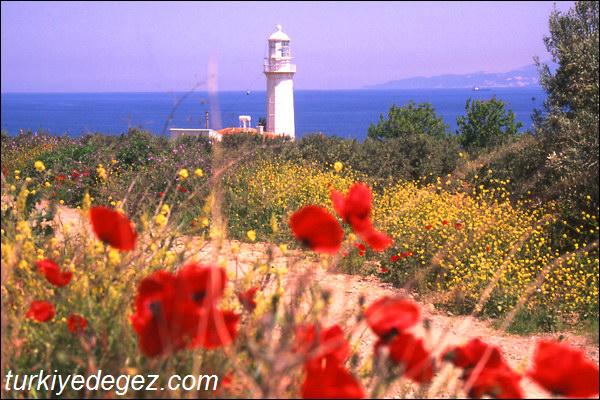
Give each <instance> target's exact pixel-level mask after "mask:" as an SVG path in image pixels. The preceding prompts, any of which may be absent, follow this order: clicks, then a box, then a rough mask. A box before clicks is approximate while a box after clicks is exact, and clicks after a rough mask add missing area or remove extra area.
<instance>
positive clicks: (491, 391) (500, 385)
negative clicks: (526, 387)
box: [464, 365, 524, 399]
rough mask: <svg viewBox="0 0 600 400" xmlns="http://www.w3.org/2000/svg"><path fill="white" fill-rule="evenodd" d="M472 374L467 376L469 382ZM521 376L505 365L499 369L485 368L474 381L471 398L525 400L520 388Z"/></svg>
mask: <svg viewBox="0 0 600 400" xmlns="http://www.w3.org/2000/svg"><path fill="white" fill-rule="evenodd" d="M470 377H471V373H470V372H467V373H466V374H465V377H464V378H465V380H469V379H470ZM520 381H521V375H519V374H517V373H515V372H513V371H512V370H511V369H510V368H508V367H507V366H505V365H503V366H501V367H497V368H483V369H482V370H481V371H480V372H479V374H478V375H477V377H476V378H475V379H474V380H473V384H472V386H471V389H470V390H469V397H471V398H476V399H480V398H482V397H483V396H490V397H491V398H494V399H523V398H524V396H523V392H522V391H521V387H520V386H519V382H520Z"/></svg>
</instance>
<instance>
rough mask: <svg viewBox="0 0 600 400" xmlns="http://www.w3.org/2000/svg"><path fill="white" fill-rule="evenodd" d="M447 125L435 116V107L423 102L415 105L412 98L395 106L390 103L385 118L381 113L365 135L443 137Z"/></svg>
mask: <svg viewBox="0 0 600 400" xmlns="http://www.w3.org/2000/svg"><path fill="white" fill-rule="evenodd" d="M448 129H449V126H448V125H447V124H445V123H444V121H443V120H442V117H439V116H437V114H436V113H435V108H434V107H432V106H431V104H429V102H425V103H422V104H419V105H418V107H415V102H414V100H410V101H409V103H408V104H407V105H404V106H402V107H397V106H396V105H395V104H392V106H391V107H390V110H389V112H388V119H387V120H386V119H385V118H384V117H383V114H381V120H380V121H379V122H378V123H377V125H374V124H371V125H370V126H369V130H368V133H367V136H368V137H370V138H372V139H391V138H397V137H403V136H411V135H416V134H425V135H429V136H436V137H444V136H446V134H447V131H448Z"/></svg>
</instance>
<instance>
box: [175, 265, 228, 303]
mask: <svg viewBox="0 0 600 400" xmlns="http://www.w3.org/2000/svg"><path fill="white" fill-rule="evenodd" d="M226 283H227V273H226V272H225V270H224V269H223V268H219V267H214V266H212V265H203V264H197V263H190V264H187V265H186V266H184V267H183V268H182V269H181V270H180V271H179V272H178V273H177V283H176V285H177V289H176V290H177V291H178V292H179V293H180V294H185V295H186V296H188V297H189V298H190V299H192V300H193V301H194V302H196V304H198V305H200V306H207V307H209V306H210V307H212V306H213V305H214V304H215V303H216V302H217V301H218V300H219V299H220V298H221V297H222V296H223V291H224V290H225V285H226Z"/></svg>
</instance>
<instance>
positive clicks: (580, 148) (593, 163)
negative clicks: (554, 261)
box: [534, 1, 599, 209]
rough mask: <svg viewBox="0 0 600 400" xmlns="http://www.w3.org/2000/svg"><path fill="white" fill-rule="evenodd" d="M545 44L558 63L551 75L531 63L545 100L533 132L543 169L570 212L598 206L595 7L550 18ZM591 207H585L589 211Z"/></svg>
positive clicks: (588, 4) (578, 6)
mask: <svg viewBox="0 0 600 400" xmlns="http://www.w3.org/2000/svg"><path fill="white" fill-rule="evenodd" d="M549 28H550V29H549V30H550V36H547V37H544V43H545V45H546V48H547V50H548V52H550V54H551V55H552V60H553V61H555V62H556V63H558V68H557V69H556V72H555V73H554V74H552V73H551V71H550V69H549V67H548V65H546V64H541V63H540V62H539V59H537V58H536V59H535V61H536V64H537V65H538V68H539V72H540V82H541V84H542V86H543V87H544V90H545V91H546V93H547V95H548V98H547V100H546V101H545V102H544V112H541V111H537V112H536V114H535V115H534V127H535V129H536V133H537V134H538V135H540V136H541V137H542V138H543V140H544V142H543V143H544V144H545V147H546V149H547V150H546V153H547V157H546V158H547V159H546V160H545V165H544V167H545V168H546V170H547V171H548V174H549V175H551V176H552V177H553V179H554V180H555V182H558V185H557V186H558V187H561V188H562V191H561V193H560V195H559V197H561V198H562V199H563V200H565V201H567V202H570V203H572V204H571V206H572V207H574V208H577V209H579V208H581V207H583V206H584V205H585V204H587V201H586V199H587V198H588V197H587V196H591V198H592V200H593V204H592V207H596V209H597V205H598V150H599V148H598V106H599V101H598V99H599V96H598V80H599V78H598V52H599V51H598V2H596V1H578V2H576V3H575V6H574V7H573V8H572V9H570V10H569V11H568V12H566V13H562V12H559V11H557V10H556V9H555V10H554V11H553V12H552V14H551V15H550V20H549ZM588 206H589V205H588Z"/></svg>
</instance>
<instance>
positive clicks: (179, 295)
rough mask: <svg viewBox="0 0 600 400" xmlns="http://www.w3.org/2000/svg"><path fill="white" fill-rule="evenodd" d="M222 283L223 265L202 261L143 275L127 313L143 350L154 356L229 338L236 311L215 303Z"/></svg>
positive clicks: (217, 344)
mask: <svg viewBox="0 0 600 400" xmlns="http://www.w3.org/2000/svg"><path fill="white" fill-rule="evenodd" d="M225 283H226V275H225V271H224V270H223V269H222V268H216V267H211V266H203V265H200V264H188V265H186V266H185V267H183V268H182V269H181V270H180V272H179V273H178V274H177V275H173V274H170V273H168V272H165V271H157V272H155V273H153V274H152V275H150V276H148V277H146V278H144V279H143V280H142V281H141V282H140V286H139V291H138V297H137V299H136V302H135V314H134V315H132V316H131V317H130V319H131V323H132V325H133V329H134V330H135V332H136V333H137V334H138V336H139V346H140V349H141V350H142V352H143V353H144V354H146V355H147V356H149V357H152V356H157V355H160V354H165V353H169V352H171V351H174V350H179V349H182V348H185V347H189V348H194V347H197V346H198V345H200V346H202V347H204V348H215V347H220V346H224V345H226V344H229V343H231V342H232V341H233V339H235V337H236V335H237V323H238V321H239V316H238V315H236V314H235V313H233V312H232V311H223V310H219V309H217V307H216V304H217V302H218V300H219V299H220V297H221V296H222V295H223V290H224V288H225Z"/></svg>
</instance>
